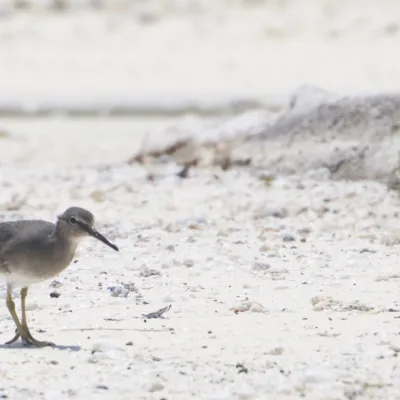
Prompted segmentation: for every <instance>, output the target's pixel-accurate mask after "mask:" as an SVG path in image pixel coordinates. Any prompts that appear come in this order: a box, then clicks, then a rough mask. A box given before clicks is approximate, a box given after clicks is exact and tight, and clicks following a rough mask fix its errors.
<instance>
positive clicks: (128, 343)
mask: <svg viewBox="0 0 400 400" xmlns="http://www.w3.org/2000/svg"><path fill="white" fill-rule="evenodd" d="M125 346H133V342H131V341H129V342H126V343H125Z"/></svg>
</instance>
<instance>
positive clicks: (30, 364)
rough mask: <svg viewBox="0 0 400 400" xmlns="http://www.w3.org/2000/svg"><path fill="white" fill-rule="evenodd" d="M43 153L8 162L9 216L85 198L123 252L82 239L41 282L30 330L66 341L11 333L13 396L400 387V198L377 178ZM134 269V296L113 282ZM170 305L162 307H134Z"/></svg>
mask: <svg viewBox="0 0 400 400" xmlns="http://www.w3.org/2000/svg"><path fill="white" fill-rule="evenodd" d="M67 125H68V124H67ZM49 137H50V134H49ZM20 139H21V138H20ZM7 140H12V139H10V138H9V139H4V140H3V141H7ZM22 143H23V142H22ZM27 147H28V146H27ZM24 148H25V146H21V147H20V148H19V150H20V152H21V154H22V153H24ZM73 148H74V143H73V142H72V141H71V142H70V143H69V142H68V141H65V147H64V150H65V152H66V154H68V152H71V154H72V153H73ZM41 154H42V161H43V163H42V164H40V163H34V164H30V163H27V162H22V163H21V162H19V163H16V162H13V163H10V164H8V165H4V166H3V167H2V168H1V186H2V190H1V197H0V203H1V207H2V208H3V209H4V208H11V209H12V208H16V210H15V211H3V212H2V213H1V217H2V218H3V219H4V218H22V217H41V218H45V219H50V220H52V219H54V216H55V215H56V214H57V213H58V212H60V211H62V210H63V209H64V208H65V207H67V206H69V205H71V204H76V205H81V206H84V207H88V208H89V209H91V210H92V211H93V212H94V213H95V214H96V215H97V219H98V227H99V229H100V230H101V231H102V232H104V233H105V234H106V235H108V236H109V237H110V239H111V240H113V241H115V242H116V244H117V245H118V246H119V247H120V249H121V257H119V256H118V255H117V253H114V252H113V251H112V250H110V249H108V248H107V247H105V246H104V245H102V244H100V243H95V242H93V240H87V241H86V242H85V243H84V244H83V245H82V247H81V249H80V251H79V254H78V255H77V260H78V263H76V264H72V265H71V267H70V268H69V269H67V270H66V271H65V273H63V274H62V275H61V276H60V277H59V278H58V279H59V281H60V282H61V283H62V286H61V287H60V288H58V289H53V288H50V287H49V283H48V282H47V283H43V284H40V285H36V286H32V290H31V292H30V297H29V299H30V302H31V309H32V310H31V311H30V312H29V318H30V321H31V324H32V327H34V330H33V331H34V332H35V334H36V336H37V337H38V338H43V339H48V340H53V341H55V342H57V344H58V345H59V347H57V348H55V349H40V350H37V349H24V348H20V347H16V348H15V347H14V348H11V349H9V348H6V347H4V348H2V350H1V351H2V353H3V357H2V363H1V366H0V371H1V376H2V380H1V389H2V390H3V392H4V393H5V394H7V395H8V397H9V398H11V399H26V398H27V397H30V398H34V399H36V398H37V399H55V398H57V399H60V398H69V397H71V398H74V397H75V398H104V399H115V398H118V399H132V398H135V399H136V398H137V399H161V398H167V399H188V398H195V399H261V398H265V396H266V395H268V396H271V397H273V398H291V399H296V398H299V396H300V395H304V396H306V398H311V399H327V398H329V399H342V398H343V399H345V398H354V397H352V396H355V394H356V393H359V394H360V396H362V397H361V398H381V399H388V398H396V397H397V396H399V395H400V388H399V386H398V385H397V384H396V382H398V379H399V376H398V369H396V365H397V358H396V357H395V356H396V354H397V351H399V349H400V341H399V339H398V323H397V319H396V318H397V316H398V310H399V308H400V305H399V303H398V283H397V281H398V279H399V276H400V275H399V273H398V268H397V264H398V250H397V248H396V247H393V246H392V245H384V244H382V242H383V243H385V241H386V242H387V243H389V244H390V243H391V242H390V240H391V241H392V242H393V241H395V242H396V240H397V234H396V233H393V232H396V227H397V225H398V224H397V223H396V215H397V213H398V212H399V203H398V199H397V198H396V197H394V196H393V197H392V195H388V194H387V192H386V189H385V187H384V186H383V185H381V184H379V183H373V182H369V183H368V182H358V183H357V182H352V183H344V182H331V181H316V180H311V179H307V178H300V177H296V176H293V177H291V178H278V179H277V180H276V181H275V182H274V183H273V184H272V186H271V187H266V186H265V185H264V184H263V183H262V181H260V180H258V179H256V178H255V176H254V175H253V174H252V173H251V171H242V172H240V171H238V170H231V171H228V172H226V173H221V171H219V170H211V169H202V170H194V171H193V173H192V176H191V177H190V178H189V179H187V180H178V179H177V178H176V177H174V172H175V171H176V168H174V167H173V166H172V165H170V166H168V165H167V169H165V168H161V169H160V170H158V172H159V173H160V175H159V178H156V180H155V181H154V182H153V183H150V182H148V181H147V180H146V175H147V171H146V170H144V169H142V168H141V167H138V166H133V167H128V166H124V165H115V166H111V167H108V168H104V167H101V166H98V167H96V166H92V167H90V166H87V167H78V166H73V165H72V166H71V165H69V166H62V163H61V164H60V165H59V166H58V167H57V166H56V167H54V165H53V166H51V167H46V165H47V164H46V162H45V158H44V157H45V153H44V152H43V151H42V153H41ZM36 156H37V154H36ZM68 167H69V168H70V169H68ZM153 172H154V170H153ZM12 180H15V182H13V181H12ZM95 190H96V191H100V195H102V194H103V195H104V198H103V199H102V200H103V201H102V202H98V201H96V200H95V199H96V198H97V199H98V198H99V193H98V192H97V193H93V192H94V191H95ZM91 196H92V197H91ZM274 212H275V213H277V215H281V216H283V218H277V217H274V216H271V213H274ZM282 213H283V214H282ZM285 214H286V217H285ZM285 235H292V236H293V238H294V239H295V240H294V241H292V242H289V241H288V242H287V241H284V239H283V238H284V236H285ZM302 238H304V239H305V241H304V242H303V241H301V239H302ZM143 268H148V269H155V270H156V271H157V273H159V275H155V276H149V277H143V276H141V275H142V274H143V273H142V272H141V271H142V270H143ZM131 282H133V283H135V285H136V287H137V289H138V293H130V294H129V296H128V297H126V298H118V297H112V296H111V293H110V291H109V290H108V289H107V288H108V287H112V286H119V285H121V284H122V283H131ZM54 290H56V291H58V292H59V293H60V294H61V296H60V297H59V298H58V299H54V298H50V296H49V294H50V292H52V291H54ZM137 295H141V297H140V296H139V297H137ZM316 296H320V298H319V299H314V300H313V298H315V297H316ZM330 297H332V299H330ZM144 302H146V303H144ZM312 302H314V305H313V303H312ZM168 304H172V308H171V310H170V311H169V312H167V313H166V314H165V317H166V318H165V319H156V320H148V321H147V322H144V320H143V319H141V314H142V313H148V312H152V311H156V310H158V309H159V308H161V307H164V306H167V305H168ZM232 308H238V309H239V310H243V312H239V313H238V314H235V313H234V311H233V310H232ZM319 309H321V311H318V310H319ZM390 309H393V310H395V311H396V312H389V310H390ZM3 311H4V312H3V313H2V317H1V320H0V331H1V332H2V333H1V336H0V340H1V341H3V342H4V341H6V340H7V339H9V338H10V336H12V334H13V329H14V328H13V323H12V321H11V319H10V318H9V317H8V316H7V312H6V308H5V305H4V308H3ZM40 330H45V331H46V332H41V331H40ZM130 341H131V342H132V343H133V345H132V346H129V345H126V343H128V342H130ZM238 363H239V364H240V363H242V364H243V365H244V366H245V367H246V368H247V369H248V373H247V374H246V373H239V369H240V368H238V367H236V365H237V364H238ZM99 385H100V386H99ZM101 385H105V386H106V388H102V386H101Z"/></svg>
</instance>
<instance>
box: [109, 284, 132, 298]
mask: <svg viewBox="0 0 400 400" xmlns="http://www.w3.org/2000/svg"><path fill="white" fill-rule="evenodd" d="M107 289H108V290H109V291H110V293H111V296H113V297H128V295H129V293H131V292H137V291H138V290H137V288H136V286H135V284H134V283H133V282H130V283H122V284H121V285H120V286H109V287H108V288H107Z"/></svg>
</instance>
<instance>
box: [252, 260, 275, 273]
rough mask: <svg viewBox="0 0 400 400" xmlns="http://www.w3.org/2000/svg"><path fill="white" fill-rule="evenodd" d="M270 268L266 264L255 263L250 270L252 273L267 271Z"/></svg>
mask: <svg viewBox="0 0 400 400" xmlns="http://www.w3.org/2000/svg"><path fill="white" fill-rule="evenodd" d="M270 268H271V266H270V265H269V264H267V263H263V262H258V261H256V262H255V263H254V264H253V266H252V267H251V269H252V270H253V271H267V270H269V269H270Z"/></svg>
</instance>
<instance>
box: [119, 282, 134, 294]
mask: <svg viewBox="0 0 400 400" xmlns="http://www.w3.org/2000/svg"><path fill="white" fill-rule="evenodd" d="M122 286H123V287H124V288H125V289H126V290H129V291H130V292H137V291H138V290H137V288H136V285H135V284H134V283H133V282H129V283H123V284H122Z"/></svg>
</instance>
